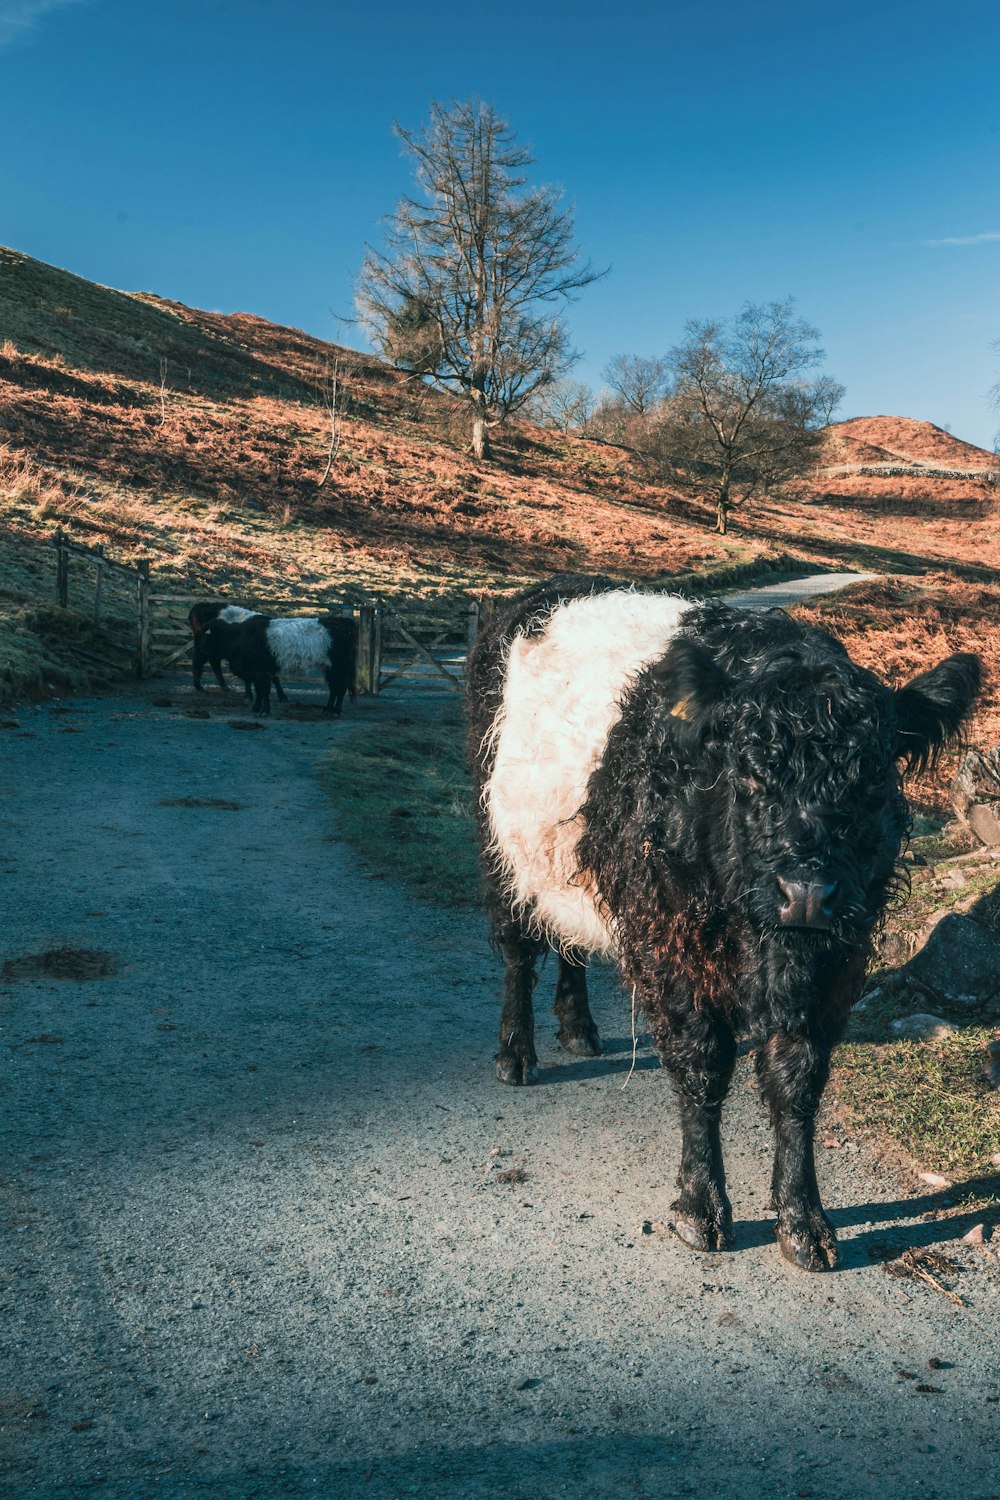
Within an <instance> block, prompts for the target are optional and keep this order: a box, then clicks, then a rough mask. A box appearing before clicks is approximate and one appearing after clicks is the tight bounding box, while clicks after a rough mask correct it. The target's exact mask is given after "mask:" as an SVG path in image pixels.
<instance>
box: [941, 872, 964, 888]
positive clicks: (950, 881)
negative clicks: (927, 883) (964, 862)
mask: <svg viewBox="0 0 1000 1500" xmlns="http://www.w3.org/2000/svg"><path fill="white" fill-rule="evenodd" d="M968 883H969V877H968V875H966V873H965V871H964V870H949V871H948V873H947V875H942V877H941V887H942V889H943V890H946V891H960V890H962V888H963V886H967V885H968Z"/></svg>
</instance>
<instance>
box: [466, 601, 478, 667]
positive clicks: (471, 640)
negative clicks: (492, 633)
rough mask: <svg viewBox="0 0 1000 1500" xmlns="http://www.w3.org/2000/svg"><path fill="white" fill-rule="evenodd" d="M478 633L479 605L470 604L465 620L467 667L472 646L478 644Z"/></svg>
mask: <svg viewBox="0 0 1000 1500" xmlns="http://www.w3.org/2000/svg"><path fill="white" fill-rule="evenodd" d="M478 634H479V605H478V603H474V604H470V605H469V610H468V615H467V617H466V621H465V661H466V667H468V662H469V657H470V656H471V654H472V648H473V646H474V645H475V644H476V636H477V635H478Z"/></svg>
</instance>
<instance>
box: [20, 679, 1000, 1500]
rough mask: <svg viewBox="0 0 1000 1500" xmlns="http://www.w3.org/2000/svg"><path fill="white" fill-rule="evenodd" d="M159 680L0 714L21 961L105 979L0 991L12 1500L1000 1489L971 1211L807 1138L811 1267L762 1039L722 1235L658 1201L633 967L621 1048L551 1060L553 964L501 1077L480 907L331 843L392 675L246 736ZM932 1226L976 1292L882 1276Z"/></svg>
mask: <svg viewBox="0 0 1000 1500" xmlns="http://www.w3.org/2000/svg"><path fill="white" fill-rule="evenodd" d="M164 691H165V689H164V685H163V684H162V683H157V684H155V685H153V686H147V687H144V688H142V689H136V690H134V691H132V692H127V693H123V694H121V695H117V696H107V697H95V698H89V699H85V700H77V701H74V702H69V703H64V704H55V705H44V706H41V707H39V708H37V709H34V710H23V711H21V712H20V713H19V714H18V715H17V716H16V717H17V718H18V719H19V721H20V724H21V728H20V730H16V731H15V730H11V729H7V730H4V731H2V732H0V757H2V766H3V773H2V785H0V854H2V858H0V894H2V902H3V905H2V912H3V931H2V949H3V951H2V952H0V962H2V961H3V960H10V959H12V960H18V959H19V958H20V957H21V956H23V955H25V954H31V953H38V952H41V951H43V950H58V949H68V950H80V949H87V950H99V951H100V952H102V953H106V954H108V955H110V956H111V957H110V960H109V962H110V963H112V964H113V965H114V969H115V972H114V973H113V974H110V975H106V976H105V977H97V978H92V979H82V980H73V979H58V978H47V977H34V978H33V977H31V976H30V975H28V974H26V973H25V971H24V969H23V968H18V967H17V965H16V964H15V968H14V970H13V971H12V973H11V977H10V979H9V981H8V982H4V983H2V984H0V1023H2V1033H0V1043H2V1047H3V1052H4V1056H5V1070H4V1071H5V1082H4V1099H3V1120H2V1134H3V1139H2V1147H3V1154H2V1162H0V1178H2V1199H0V1202H2V1224H3V1233H2V1244H0V1273H2V1292H0V1302H2V1305H0V1420H2V1430H0V1493H2V1494H3V1495H5V1496H10V1497H11V1500H21V1497H45V1500H64V1497H65V1500H70V1497H74V1500H79V1497H90V1496H99V1497H109V1500H126V1497H129V1500H131V1497H143V1500H145V1497H147V1496H150V1497H152V1496H164V1497H170V1500H187V1497H194V1496H199V1497H201V1496H204V1497H212V1500H223V1497H226V1500H228V1497H233V1500H251V1497H256V1500H269V1497H271V1496H284V1495H293V1496H305V1495H320V1496H336V1497H338V1500H340V1497H350V1500H353V1497H355V1496H366V1497H368V1496H378V1497H386V1496H397V1495H410V1494H420V1495H424V1496H442V1497H444V1496H448V1497H473V1496H477V1497H481V1496H488V1497H493V1496H497V1497H499V1496H503V1497H515V1496H518V1497H525V1500H536V1497H542V1496H578V1495H584V1494H585V1495H587V1496H598V1497H600V1496H616V1497H617V1496H623V1497H624V1496H628V1497H634V1496H646V1497H650V1500H653V1497H664V1496H686V1495H691V1496H694V1495H697V1496H699V1497H704V1496H733V1495H745V1494H749V1495H762V1496H781V1497H786V1496H787V1497H798V1496H812V1495H815V1496H820V1495H822V1496H824V1497H829V1496H841V1495H843V1496H847V1495H851V1496H852V1497H853V1496H857V1495H866V1494H873V1493H874V1494H878V1495H879V1496H880V1500H894V1497H897V1496H898V1497H904V1496H905V1497H907V1500H915V1497H923V1500H932V1497H939V1496H940V1497H944V1496H948V1497H952V1496H959V1497H961V1500H986V1497H988V1496H997V1495H1000V1474H998V1464H997V1458H996V1453H997V1437H998V1431H1000V1405H998V1397H1000V1369H998V1333H1000V1321H998V1309H1000V1286H998V1278H997V1271H996V1267H997V1262H996V1260H991V1259H990V1258H989V1257H988V1256H987V1255H986V1254H984V1252H983V1251H976V1250H973V1249H971V1248H967V1247H964V1246H958V1247H957V1248H956V1242H957V1238H958V1236H959V1235H960V1234H961V1233H962V1232H963V1230H964V1229H965V1228H967V1227H968V1225H969V1223H970V1222H971V1220H969V1219H956V1220H948V1221H942V1222H936V1223H927V1222H924V1221H923V1220H922V1218H921V1214H922V1213H923V1212H925V1211H926V1210H928V1209H930V1208H933V1207H935V1206H936V1205H938V1204H939V1203H940V1201H941V1196H940V1195H939V1194H934V1193H933V1192H931V1191H930V1190H927V1189H925V1190H924V1196H922V1197H915V1198H910V1197H908V1196H906V1192H909V1191H910V1190H909V1189H907V1190H905V1191H904V1190H903V1189H902V1187H901V1184H900V1183H899V1182H898V1181H896V1180H894V1179H893V1178H892V1177H891V1176H890V1175H889V1174H888V1173H887V1172H886V1171H885V1170H884V1169H880V1168H879V1167H878V1166H877V1165H876V1164H875V1163H873V1162H872V1161H871V1160H870V1159H869V1158H868V1156H867V1155H866V1154H865V1152H864V1151H862V1150H859V1149H851V1148H850V1147H848V1146H844V1147H841V1148H839V1149H832V1148H831V1149H827V1150H824V1151H822V1152H821V1163H820V1167H821V1172H822V1179H823V1183H824V1188H825V1193H826V1200H827V1203H828V1205H829V1206H830V1208H831V1209H832V1216H833V1219H834V1221H835V1223H836V1225H837V1227H838V1230H839V1232H840V1235H841V1243H842V1247H843V1262H844V1268H843V1270H842V1271H841V1272H839V1273H838V1274H836V1275H833V1276H818V1277H809V1276H806V1275H803V1274H801V1273H797V1272H795V1271H793V1270H792V1269H791V1268H789V1267H788V1266H786V1265H785V1264H784V1263H783V1262H782V1261H781V1259H780V1257H779V1255H778V1252H777V1249H776V1247H775V1245H774V1242H773V1238H772V1232H771V1219H770V1217H769V1215H768V1213H767V1210H766V1208H765V1204H766V1201H767V1180H768V1175H769V1149H770V1132H769V1129H768V1128H767V1126H766V1123H765V1121H764V1118H763V1115H762V1112H761V1110H760V1107H759V1103H758V1100H757V1098H756V1095H755V1092H754V1090H753V1087H752V1083H751V1079H750V1077H749V1076H748V1071H747V1068H746V1064H745V1063H744V1064H743V1065H742V1067H741V1072H740V1074H739V1076H738V1078H737V1081H736V1083H735V1084H734V1089H733V1093H732V1096H731V1105H730V1107H729V1110H728V1113H727V1121H726V1138H727V1143H728V1159H729V1166H730V1177H731V1188H732V1195H733V1200H734V1208H735V1213H736V1218H737V1250H736V1252H735V1253H734V1254H731V1255H726V1256H721V1257H709V1256H697V1255H693V1254H691V1253H690V1252H689V1251H687V1250H686V1249H684V1248H683V1247H682V1246H681V1244H680V1243H679V1242H678V1241H677V1240H675V1239H673V1238H671V1237H670V1236H669V1234H668V1233H667V1232H666V1231H665V1230H664V1229H663V1228H662V1225H663V1223H664V1221H666V1220H667V1219H668V1218H669V1211H668V1205H669V1203H670V1200H671V1197H672V1177H673V1174H674V1172H675V1170H676V1163H677V1155H678V1139H677V1132H676V1129H675V1124H674V1113H673V1108H672V1103H671V1099H670V1094H669V1089H668V1086H667V1081H666V1078H665V1077H664V1076H663V1075H662V1074H661V1073H660V1072H659V1070H658V1068H657V1067H656V1066H655V1060H654V1058H653V1057H652V1055H651V1053H650V1051H649V1049H648V1047H646V1046H645V1045H642V1046H640V1049H639V1057H638V1065H637V1068H636V1071H635V1073H634V1075H633V1076H632V1077H631V1079H630V1081H629V1082H628V1085H627V1087H624V1086H623V1085H624V1084H625V1080H626V1075H627V1074H628V1070H629V1064H630V1060H631V1039H630V1035H629V1007H628V1003H627V1000H626V999H624V998H623V997H622V995H621V993H620V992H619V990H618V988H617V985H616V983H615V982H614V981H613V980H612V979H611V977H610V976H609V975H607V974H604V975H598V976H597V978H596V981H595V985H594V989H595V1000H596V1004H595V1014H596V1016H597V1019H598V1022H599V1024H600V1026H601V1030H602V1033H603V1035H604V1037H605V1038H606V1045H607V1053H606V1055H605V1057H603V1058H601V1059H598V1060H595V1061H588V1062H581V1061H577V1060H571V1059H569V1058H568V1057H566V1056H565V1055H564V1054H562V1053H560V1051H559V1050H558V1049H557V1047H556V1044H555V1023H554V1019H553V1018H552V1017H551V1015H550V1013H549V1005H550V1003H551V1002H550V999H549V998H548V996H547V993H546V992H547V991H548V990H549V989H550V988H551V987H552V985H553V984H554V973H553V972H551V970H550V971H549V972H547V973H545V974H544V975H543V978H542V981H541V984H540V986H539V991H538V1002H539V1003H538V1010H539V1031H540V1039H539V1054H540V1059H541V1063H542V1077H541V1082H540V1084H539V1085H538V1087H536V1088H532V1089H527V1090H516V1091H515V1090H508V1089H504V1088H503V1087H501V1086H500V1085H499V1084H498V1083H497V1082H496V1080H495V1078H494V1073H493V1064H492V1055H493V1052H494V1050H495V1034H496V1023H497V992H498V984H499V971H498V966H497V964H496V962H495V960H494V959H493V957H492V956H491V954H490V953H489V951H488V948H487V945H486V940H485V932H484V926H483V923H482V921H481V919H480V918H479V917H478V916H477V915H474V914H473V915H459V916H452V915H447V914H442V913H441V912H439V911H437V910H435V909H433V908H431V907H429V906H424V905H421V904H419V903H417V902H416V901H414V900H413V899H412V898H411V897H409V896H407V895H406V894H404V893H403V892H401V891H400V890H398V889H396V888H395V887H394V886H393V884H392V883H391V882H390V881H384V880H380V879H377V878H372V877H371V875H370V872H368V871H366V870H365V869H364V868H359V866H358V864H357V863H356V862H355V860H354V859H353V858H352V856H351V855H350V853H349V852H348V850H347V849H346V847H345V846H344V845H343V844H342V843H340V842H338V840H337V834H336V812H335V809H333V808H331V807H330V805H329V804H328V802H327V801H326V799H325V797H324V794H323V792H322V790H321V788H320V786H319V783H318V781H317V779H316V777H315V775H314V770H315V766H316V762H317V759H318V757H319V755H320V753H321V751H322V750H323V748H324V746H325V745H327V744H328V743H329V742H330V741H331V739H334V738H336V737H337V736H339V735H342V734H345V733H370V734H375V733H391V720H392V718H393V717H394V715H396V714H398V713H399V711H400V710H399V706H398V703H397V704H394V703H393V701H392V699H391V697H389V696H387V697H386V698H384V699H382V700H380V701H377V702H376V703H374V704H367V705H364V706H362V705H359V706H358V707H357V708H356V709H355V710H354V711H353V719H352V718H345V720H344V722H343V724H333V725H330V724H325V723H323V722H320V721H307V720H304V719H300V718H281V717H278V716H276V717H275V719H274V721H273V722H271V723H270V724H269V725H268V726H267V728H266V729H264V730H259V731H254V732H237V731H236V730H234V729H233V728H231V727H230V721H233V720H237V719H239V718H240V717H241V716H242V709H241V708H237V707H236V699H235V695H233V697H232V700H231V703H230V705H229V706H228V707H224V706H223V705H222V703H221V701H220V699H219V697H218V695H215V696H214V698H213V700H212V704H213V712H212V716H211V717H210V718H192V717H188V711H189V710H190V709H191V708H192V707H193V706H194V695H193V694H191V693H190V690H189V689H187V688H183V687H181V686H180V685H175V684H172V685H170V687H169V688H168V689H167V691H168V692H169V696H170V698H171V699H172V705H173V706H171V707H154V706H153V704H152V700H153V699H154V698H157V697H161V696H163V694H164ZM208 696H209V695H207V694H206V698H207V697H208ZM348 712H349V713H350V710H349V711H348ZM183 799H193V800H198V801H201V802H203V803H211V802H212V801H218V802H222V803H225V802H226V801H234V802H237V803H239V804H240V805H239V806H238V807H236V808H233V807H226V806H211V805H202V806H185V805H176V804H177V803H178V802H182V801H183ZM65 962H66V963H67V964H68V965H69V966H70V967H72V962H73V959H72V955H70V956H68V957H67V958H66V959H65ZM505 1174H506V1180H504V1179H505ZM646 1230H651V1231H652V1232H646ZM942 1236H947V1237H948V1240H949V1243H948V1244H947V1246H946V1248H947V1249H948V1251H949V1253H954V1254H955V1255H956V1258H957V1259H958V1260H959V1261H960V1262H961V1264H962V1265H963V1266H964V1267H965V1272H964V1274H963V1275H962V1276H961V1277H959V1278H958V1280H959V1283H960V1290H961V1292H962V1295H963V1297H964V1298H965V1301H966V1303H967V1305H966V1306H965V1307H956V1306H953V1305H952V1304H951V1303H949V1302H948V1301H947V1300H945V1298H944V1297H943V1296H941V1295H940V1294H939V1293H938V1292H936V1291H934V1290H933V1289H931V1288H926V1287H922V1286H918V1285H916V1284H914V1283H908V1282H903V1281H899V1280H896V1279H894V1278H892V1277H890V1276H888V1275H887V1274H886V1272H885V1270H884V1267H883V1262H884V1261H885V1260H886V1259H887V1258H889V1257H891V1256H892V1255H894V1254H898V1252H899V1251H900V1250H901V1249H902V1248H903V1247H904V1246H907V1245H920V1246H925V1245H929V1244H934V1243H941V1240H942ZM931 1361H938V1362H940V1363H939V1364H936V1365H935V1366H934V1367H931V1365H930V1362H931ZM901 1371H905V1372H906V1375H903V1374H901V1373H900V1372H901ZM909 1377H915V1378H909Z"/></svg>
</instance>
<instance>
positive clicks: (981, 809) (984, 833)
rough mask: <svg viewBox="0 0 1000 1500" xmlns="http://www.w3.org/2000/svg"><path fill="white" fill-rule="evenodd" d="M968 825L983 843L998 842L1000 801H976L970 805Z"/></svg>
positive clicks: (991, 843) (999, 842)
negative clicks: (973, 805) (972, 805)
mask: <svg viewBox="0 0 1000 1500" xmlns="http://www.w3.org/2000/svg"><path fill="white" fill-rule="evenodd" d="M969 827H970V828H971V829H972V831H973V833H974V834H975V835H976V837H977V838H979V839H982V841H983V843H984V844H990V845H993V844H1000V802H978V803H977V804H976V805H975V807H970V808H969Z"/></svg>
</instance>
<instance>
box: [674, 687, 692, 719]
mask: <svg viewBox="0 0 1000 1500" xmlns="http://www.w3.org/2000/svg"><path fill="white" fill-rule="evenodd" d="M692 696H693V694H691V693H688V695H687V697H686V698H681V699H680V700H679V701H678V702H677V703H675V704H674V706H673V708H672V709H671V710H670V714H671V717H672V718H674V719H693V718H694V714H693V713H692V712H691V698H692Z"/></svg>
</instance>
